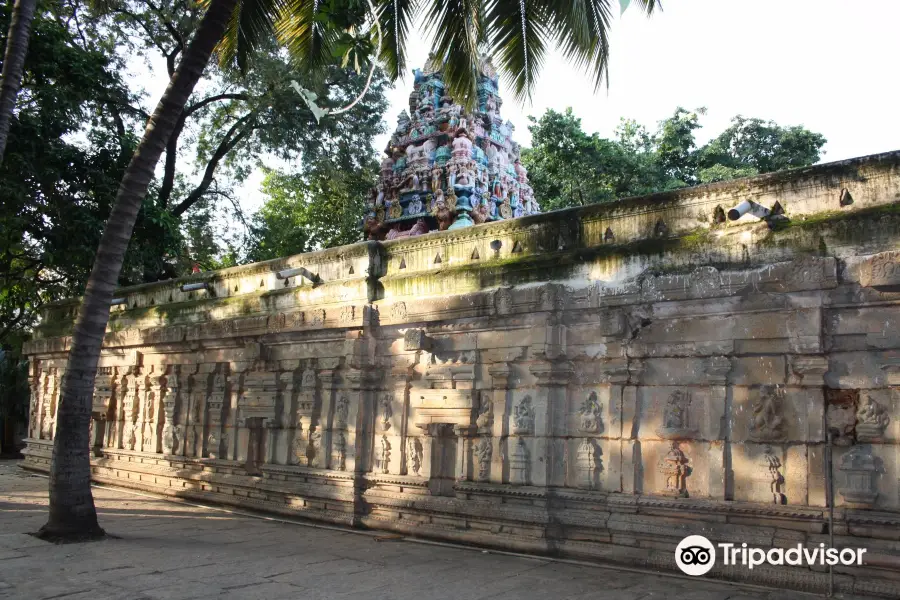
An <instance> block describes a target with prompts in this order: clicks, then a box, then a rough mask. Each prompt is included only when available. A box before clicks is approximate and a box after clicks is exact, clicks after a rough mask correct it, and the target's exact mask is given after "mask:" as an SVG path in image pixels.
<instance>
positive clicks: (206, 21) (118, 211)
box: [39, 0, 239, 540]
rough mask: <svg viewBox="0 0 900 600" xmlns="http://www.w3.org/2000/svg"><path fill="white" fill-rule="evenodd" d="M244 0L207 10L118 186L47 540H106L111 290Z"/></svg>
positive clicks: (89, 308) (98, 264) (76, 348)
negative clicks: (103, 387) (101, 372)
mask: <svg viewBox="0 0 900 600" xmlns="http://www.w3.org/2000/svg"><path fill="white" fill-rule="evenodd" d="M238 1H239V0H212V1H211V2H210V3H209V8H208V9H207V12H206V14H205V15H204V17H203V20H202V21H201V22H200V27H199V28H198V29H197V32H196V34H195V35H194V37H193V39H192V40H191V43H190V44H189V45H188V47H187V50H186V51H185V53H184V55H183V57H182V60H181V64H180V65H179V66H178V69H177V70H176V71H175V74H174V75H173V76H172V79H171V81H169V86H168V87H167V88H166V91H165V93H164V94H163V96H162V98H161V99H160V101H159V104H157V105H156V109H155V110H154V111H153V114H152V115H151V117H150V120H149V121H148V122H147V128H146V129H145V130H144V137H143V139H142V140H141V143H140V145H139V146H138V148H137V151H136V152H135V153H134V157H133V158H132V159H131V163H130V164H129V165H128V170H127V171H125V176H124V177H123V178H122V183H121V184H120V185H119V191H118V194H117V195H116V201H115V204H114V205H113V208H112V212H111V213H110V215H109V220H108V221H107V222H106V227H105V228H104V230H103V237H102V238H101V239H100V247H99V248H98V249H97V256H96V257H95V258H94V267H93V269H92V270H91V276H90V278H89V279H88V282H87V289H86V290H85V294H84V301H83V302H82V304H81V309H80V311H79V313H78V319H77V320H76V322H75V332H74V335H73V339H72V347H71V350H70V351H69V364H68V367H67V369H66V373H65V376H64V378H63V383H62V394H61V396H60V402H59V408H58V409H57V410H58V413H57V420H56V422H57V430H56V436H55V439H54V442H53V459H52V461H51V465H50V518H49V520H48V521H47V524H46V525H44V526H43V527H42V528H41V531H40V532H39V535H40V536H41V537H44V538H54V539H63V540H65V539H79V538H88V537H98V536H102V535H103V530H102V529H101V528H100V525H99V524H98V522H97V511H96V509H95V507H94V498H93V496H92V495H91V464H90V449H89V444H90V442H89V440H88V437H89V427H90V420H91V404H92V398H93V390H94V376H95V375H96V372H97V363H98V361H99V359H100V347H101V345H102V343H103V337H104V334H105V333H106V325H107V322H108V321H109V309H110V305H111V303H112V295H113V291H114V290H115V288H116V282H117V281H118V278H119V271H120V270H121V268H122V261H123V260H124V258H125V251H126V250H127V249H128V242H129V239H130V238H131V231H132V229H133V228H134V222H135V220H136V219H137V215H138V211H139V210H140V208H141V203H142V202H143V200H144V196H145V195H146V194H147V188H148V187H149V185H150V181H151V180H152V179H153V174H154V170H155V168H156V163H157V162H158V161H159V157H160V155H161V154H162V152H163V150H165V147H166V143H167V141H168V139H169V136H170V135H171V134H172V131H173V130H174V128H175V124H176V122H177V120H178V117H179V115H181V112H182V110H183V109H184V106H185V103H186V102H187V100H188V97H189V96H190V95H191V92H192V91H193V89H194V86H195V85H196V84H197V81H198V80H199V79H200V77H201V75H202V74H203V69H204V68H205V67H206V65H207V63H208V62H209V58H210V55H211V54H212V51H213V48H214V47H215V45H216V44H217V43H218V41H219V39H220V38H221V37H222V35H223V34H224V32H225V28H226V25H227V24H228V21H229V19H230V18H231V16H232V14H233V13H234V9H235V6H236V5H237V3H238Z"/></svg>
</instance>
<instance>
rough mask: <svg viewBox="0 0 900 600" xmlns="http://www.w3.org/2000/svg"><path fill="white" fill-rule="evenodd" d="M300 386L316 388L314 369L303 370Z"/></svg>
mask: <svg viewBox="0 0 900 600" xmlns="http://www.w3.org/2000/svg"><path fill="white" fill-rule="evenodd" d="M300 385H301V386H302V387H305V388H311V387H316V371H315V370H314V369H304V371H303V377H302V378H301V379H300Z"/></svg>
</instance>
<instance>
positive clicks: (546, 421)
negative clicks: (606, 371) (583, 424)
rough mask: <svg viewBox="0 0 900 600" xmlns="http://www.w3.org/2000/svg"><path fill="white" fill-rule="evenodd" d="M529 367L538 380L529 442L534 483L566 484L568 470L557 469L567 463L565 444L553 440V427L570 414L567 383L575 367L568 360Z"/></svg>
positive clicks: (537, 363) (540, 363)
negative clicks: (555, 482)
mask: <svg viewBox="0 0 900 600" xmlns="http://www.w3.org/2000/svg"><path fill="white" fill-rule="evenodd" d="M529 370H530V371H531V374H532V375H533V376H534V377H535V379H536V380H537V381H536V386H535V390H534V415H535V417H534V429H533V432H534V433H533V437H532V438H531V439H530V440H528V441H525V445H526V446H528V448H527V449H528V450H529V454H530V457H529V458H530V461H531V478H530V479H531V481H530V483H531V485H536V486H541V487H543V486H547V485H551V484H553V483H554V479H558V480H559V483H560V484H562V482H563V481H564V480H565V470H564V469H559V472H557V470H556V469H555V465H562V464H563V463H564V460H565V447H564V446H562V447H560V445H559V444H554V443H553V442H554V440H553V436H554V431H553V426H554V424H556V423H558V422H560V421H561V420H564V418H565V416H566V407H567V406H568V397H567V396H568V389H567V386H568V385H569V381H570V379H571V377H572V375H573V374H574V373H575V368H574V366H573V365H572V363H570V362H568V361H541V362H535V363H532V364H530V365H529ZM560 415H561V416H562V419H561V418H559V417H560ZM560 454H562V456H560Z"/></svg>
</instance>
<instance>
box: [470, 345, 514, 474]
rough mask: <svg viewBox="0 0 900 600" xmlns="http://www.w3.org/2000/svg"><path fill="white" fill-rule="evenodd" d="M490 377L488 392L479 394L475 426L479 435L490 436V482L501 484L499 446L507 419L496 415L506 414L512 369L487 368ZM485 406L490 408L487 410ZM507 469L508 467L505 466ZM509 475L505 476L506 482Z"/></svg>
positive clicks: (505, 365)
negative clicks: (479, 402)
mask: <svg viewBox="0 0 900 600" xmlns="http://www.w3.org/2000/svg"><path fill="white" fill-rule="evenodd" d="M488 373H490V375H491V388H490V390H483V391H482V392H481V398H480V400H481V404H480V405H479V411H478V416H477V417H476V419H475V424H476V425H477V426H478V432H479V434H480V435H485V434H487V435H491V436H492V437H491V438H490V443H491V444H492V446H493V447H492V450H491V460H490V481H491V482H493V483H502V482H503V481H504V474H503V470H504V464H503V452H502V451H501V444H502V443H503V442H504V440H505V439H507V436H509V419H502V418H497V416H498V415H505V414H508V412H509V410H511V409H508V408H507V398H508V397H509V381H510V375H511V374H512V368H511V367H510V365H509V363H505V362H501V363H496V364H493V365H491V366H489V367H488ZM486 405H489V406H490V409H489V410H488V409H487V407H486ZM506 466H507V467H508V466H509V465H506ZM508 477H509V473H508V472H507V474H506V480H508Z"/></svg>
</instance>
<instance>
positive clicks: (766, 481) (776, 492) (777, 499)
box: [753, 446, 787, 504]
mask: <svg viewBox="0 0 900 600" xmlns="http://www.w3.org/2000/svg"><path fill="white" fill-rule="evenodd" d="M754 468H755V472H754V476H753V480H754V484H755V485H756V486H757V487H758V492H759V497H760V498H769V499H771V502H772V503H774V504H786V503H787V498H786V496H785V495H784V475H782V473H781V468H782V465H781V460H780V459H779V458H778V457H777V456H776V455H775V453H774V451H773V450H772V447H771V446H766V447H765V448H764V449H763V453H762V456H761V457H760V459H759V460H758V461H757V463H756V465H755V467H754Z"/></svg>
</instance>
